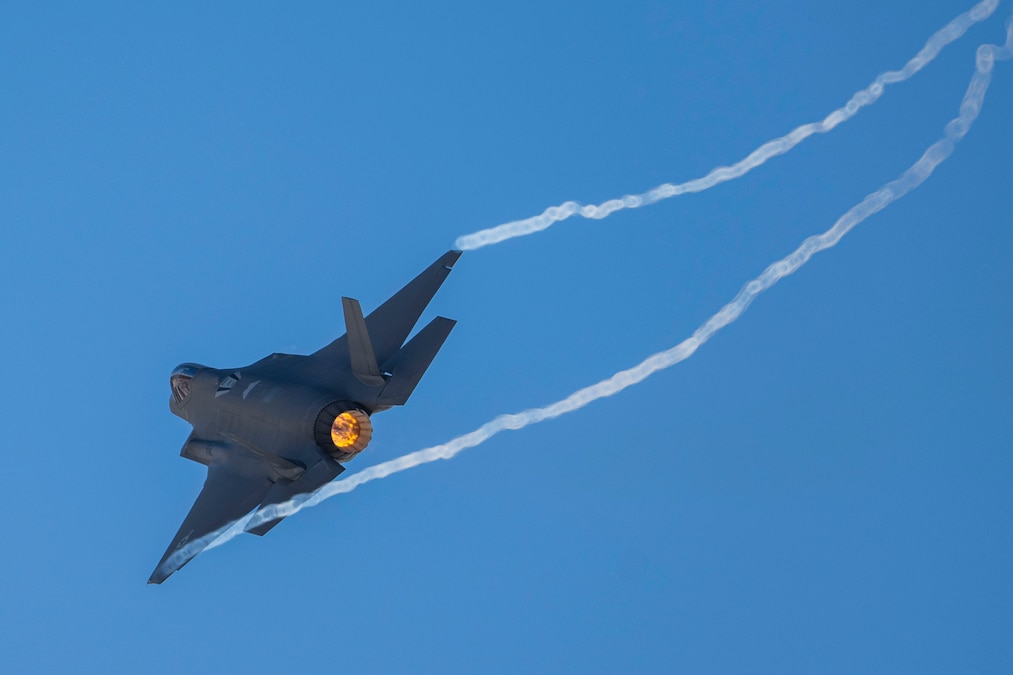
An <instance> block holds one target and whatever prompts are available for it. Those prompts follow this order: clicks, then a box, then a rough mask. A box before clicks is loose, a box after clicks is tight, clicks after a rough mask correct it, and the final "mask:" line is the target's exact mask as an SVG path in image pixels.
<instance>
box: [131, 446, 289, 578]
mask: <svg viewBox="0 0 1013 675" xmlns="http://www.w3.org/2000/svg"><path fill="white" fill-rule="evenodd" d="M232 449H233V450H234V452H229V453H222V454H223V455H225V457H224V458H223V459H222V460H220V461H215V462H212V463H211V464H209V465H208V477H207V480H206V481H204V489H203V490H201V493H200V495H198V497H197V501H196V502H194V505H193V507H192V508H191V509H190V513H188V514H187V516H186V519H184V520H183V525H182V526H180V528H179V531H178V532H177V533H176V536H175V537H173V539H172V543H171V544H169V548H168V549H166V551H165V555H163V556H162V559H161V560H160V561H159V562H158V566H157V567H155V571H154V572H152V573H151V577H150V578H149V579H148V583H149V584H160V583H162V582H163V581H165V580H166V579H168V578H169V576H170V575H171V574H172V573H173V572H175V571H176V570H178V569H180V568H181V567H183V565H185V564H187V563H188V562H190V560H192V559H193V557H194V556H196V555H197V554H198V553H200V552H201V551H203V550H204V549H205V548H207V546H208V544H210V543H211V542H212V541H213V540H214V539H215V536H209V535H213V534H215V535H216V534H221V531H224V529H225V528H226V527H227V526H228V525H230V524H232V523H233V522H234V521H236V520H238V519H240V518H242V517H243V516H245V515H246V514H247V513H249V512H250V511H251V510H253V509H254V508H255V507H256V506H257V505H258V504H260V502H261V501H262V500H263V499H264V497H265V495H267V493H268V491H270V489H271V486H272V485H273V483H272V480H271V476H270V474H269V471H270V470H269V468H268V467H267V466H266V465H264V464H263V463H261V462H259V461H255V460H251V459H249V458H247V457H245V456H244V454H245V453H243V452H242V451H241V450H240V449H239V448H235V447H233V448H232Z"/></svg>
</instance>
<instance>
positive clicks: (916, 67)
mask: <svg viewBox="0 0 1013 675" xmlns="http://www.w3.org/2000/svg"><path fill="white" fill-rule="evenodd" d="M998 4H999V0H982V1H981V2H979V3H978V4H977V5H975V6H974V7H972V8H971V9H970V10H968V11H966V12H964V13H963V14H961V15H960V16H958V17H957V18H955V19H954V20H953V21H951V22H949V23H948V24H946V25H945V26H944V27H943V28H942V29H940V30H939V31H938V32H936V33H935V34H934V35H933V36H932V37H930V38H929V39H928V41H927V42H926V43H925V46H924V47H922V48H921V51H919V52H918V53H917V54H915V56H914V57H913V58H912V59H911V60H910V61H908V62H907V63H906V64H904V67H903V68H901V69H900V70H890V71H887V72H885V73H881V74H880V75H879V76H878V77H876V79H875V80H873V81H872V84H870V85H869V86H868V87H866V88H865V89H862V90H860V91H858V92H856V93H855V94H854V95H853V96H852V97H851V99H850V100H849V101H848V102H847V103H846V104H845V105H844V107H841V108H838V109H837V110H835V111H833V112H832V113H830V114H829V115H827V116H826V117H825V118H824V119H823V121H821V122H811V123H809V124H803V125H801V126H799V127H796V128H795V129H793V130H792V131H791V132H789V133H787V134H785V135H784V136H781V137H780V138H775V139H774V140H772V141H767V142H766V143H764V144H763V145H761V146H760V147H758V148H757V149H756V150H753V152H751V153H750V154H749V155H748V156H747V157H746V158H745V159H741V160H739V161H738V162H736V163H735V164H732V165H731V166H720V167H717V168H716V169H713V170H712V171H711V172H710V173H708V174H707V175H706V176H704V177H703V178H694V179H693V180H689V181H686V182H685V183H678V184H673V183H665V184H663V185H659V186H658V187H656V188H654V189H653V190H648V191H647V192H644V193H642V194H637V195H626V196H624V197H621V198H619V199H610V200H608V201H606V202H603V203H601V204H598V205H594V204H586V205H585V204H581V203H580V202H575V201H568V202H563V203H562V204H560V205H559V206H550V207H549V208H547V209H545V211H543V212H542V213H541V214H539V215H537V216H532V217H530V218H524V219H523V220H513V221H510V222H509V223H503V224H502V225H497V226H495V227H491V228H488V229H484V230H479V231H478V232H473V233H471V234H466V235H464V236H461V237H458V238H457V241H455V242H454V247H455V248H458V249H460V250H462V251H470V250H474V249H476V248H482V247H483V246H489V245H491V244H498V243H500V242H502V241H506V240H507V239H513V238H514V237H521V236H524V235H527V234H534V233H535V232H541V231H542V230H546V229H548V228H549V227H551V226H552V225H554V224H555V223H558V222H560V221H562V220H566V219H567V218H570V217H571V216H581V217H582V218H589V219H594V220H600V219H602V218H607V217H608V216H610V215H612V214H613V213H615V212H616V211H622V210H623V209H635V208H639V207H641V206H648V205H650V204H655V203H657V202H660V201H662V200H664V199H669V198H670V197H676V196H678V195H682V194H687V193H691V192H703V191H704V190H708V189H710V188H712V187H714V186H715V185H719V184H721V183H724V182H727V181H730V180H734V179H735V178H739V177H741V176H744V175H745V174H747V173H749V172H750V171H752V170H753V169H755V168H756V167H758V166H762V165H763V164H765V163H766V162H767V160H768V159H770V158H772V157H776V156H778V155H783V154H784V153H786V152H788V151H789V150H791V149H792V148H794V147H795V146H796V145H798V144H799V143H801V142H802V141H804V140H805V139H807V138H809V137H810V136H812V135H813V134H825V133H827V132H829V131H831V130H833V129H834V128H835V127H836V126H837V125H839V124H840V123H841V122H846V121H848V120H849V119H851V118H852V117H854V116H855V115H856V114H857V113H858V111H859V110H861V109H862V108H864V107H866V106H868V105H872V104H873V103H875V102H876V101H877V100H879V97H880V96H882V95H883V90H884V89H885V87H886V85H888V84H894V83H896V82H904V81H905V80H907V79H909V78H911V77H912V76H913V75H914V74H915V73H917V72H918V71H920V70H921V69H922V68H924V67H925V66H926V65H927V64H929V63H930V62H931V61H932V60H933V59H934V58H936V56H937V55H938V54H939V52H941V51H942V50H943V48H944V47H946V46H947V45H948V44H950V43H951V42H953V41H954V40H957V39H958V38H960V37H961V36H962V35H963V34H964V33H965V32H967V29H968V28H970V27H971V26H972V25H974V24H975V23H977V22H979V21H984V20H985V19H987V18H988V17H990V16H991V15H992V13H993V12H994V11H995V8H996V7H997V6H998Z"/></svg>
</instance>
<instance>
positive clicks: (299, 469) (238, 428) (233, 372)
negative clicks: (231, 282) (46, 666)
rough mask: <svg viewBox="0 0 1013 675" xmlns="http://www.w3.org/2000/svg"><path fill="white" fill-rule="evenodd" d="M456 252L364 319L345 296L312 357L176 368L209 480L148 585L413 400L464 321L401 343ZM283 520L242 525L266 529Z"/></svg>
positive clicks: (175, 395)
mask: <svg viewBox="0 0 1013 675" xmlns="http://www.w3.org/2000/svg"><path fill="white" fill-rule="evenodd" d="M460 255H461V252H460V251H448V252H447V253H446V254H444V255H443V256H442V257H441V258H440V259H439V260H437V261H436V262H434V263H433V264H432V265H430V266H429V268H428V269H426V270H425V271H424V272H422V274H420V275H418V276H417V277H415V279H414V280H413V281H411V282H410V283H409V284H408V285H407V286H405V287H404V288H402V289H401V290H400V291H398V292H397V293H396V294H395V295H394V296H393V297H391V298H390V299H389V300H387V301H386V302H385V303H383V304H382V305H380V307H379V308H378V309H376V310H375V311H374V312H373V313H372V314H370V315H369V316H368V317H365V318H363V315H362V309H361V308H360V306H359V302H358V301H357V300H353V299H352V298H342V299H341V304H342V308H343V310H344V315H345V330H346V331H347V332H346V334H345V335H343V336H342V337H340V338H338V339H337V340H335V341H334V342H332V343H330V344H329V345H327V346H326V347H324V348H323V349H320V350H319V351H317V352H315V353H313V354H310V355H309V356H297V355H293V354H271V355H270V356H268V357H266V358H264V359H261V360H260V361H257V362H256V363H254V364H253V365H250V366H246V367H245V368H225V369H218V368H208V367H205V366H201V365H198V364H195V363H184V364H182V365H180V366H177V367H176V369H175V370H173V371H172V375H171V376H170V377H169V385H170V388H171V396H170V398H169V410H171V411H172V413H173V414H174V415H176V416H178V417H180V418H182V419H184V420H186V421H187V422H189V423H190V424H191V425H192V426H193V431H192V433H191V434H190V437H189V438H188V439H187V440H186V443H184V444H183V450H182V451H181V452H180V455H182V456H183V457H185V458H187V459H191V460H193V461H195V462H199V463H201V464H204V465H205V466H207V468H208V477H207V480H206V481H205V483H204V489H203V490H201V493H200V495H198V497H197V501H196V502H195V503H194V505H193V507H192V508H191V509H190V513H189V514H188V515H187V516H186V518H185V519H184V520H183V525H182V526H181V527H180V528H179V531H178V532H177V533H176V536H175V537H173V539H172V543H171V544H169V548H168V549H167V550H166V551H165V555H163V556H162V559H161V560H160V561H159V563H158V566H157V567H156V568H155V571H154V572H153V573H152V574H151V578H150V579H148V583H149V584H160V583H162V582H163V581H165V580H166V579H167V578H168V577H169V576H170V575H171V574H172V573H173V572H175V571H177V570H178V569H180V568H181V567H182V566H183V565H185V564H186V563H187V562H189V561H190V560H191V559H193V557H194V556H196V555H197V554H198V553H200V551H201V550H202V549H203V548H204V547H205V546H207V544H208V543H210V540H211V539H212V538H211V537H207V535H209V534H211V533H214V532H217V531H219V530H222V529H223V528H225V527H226V526H228V525H229V524H230V523H233V522H235V521H236V520H238V519H239V518H242V517H243V516H245V515H247V514H249V513H250V512H251V511H253V510H254V509H263V508H265V507H267V506H270V505H272V504H281V503H283V502H286V501H288V500H290V499H292V498H293V497H295V496H296V495H299V494H303V493H309V492H312V491H314V490H316V489H317V488H319V487H320V486H322V485H324V484H325V483H328V482H330V481H331V480H333V479H334V478H335V477H337V476H338V475H339V474H340V473H341V472H342V471H344V470H345V467H344V466H343V463H344V462H347V461H349V460H351V459H353V458H354V457H355V456H356V455H358V454H359V453H360V452H362V451H363V449H365V447H366V446H367V445H368V444H369V441H370V438H371V437H372V433H373V426H372V423H371V422H370V417H371V416H372V415H373V414H374V413H377V412H380V411H383V410H387V409H388V408H390V407H392V406H396V405H404V404H405V402H406V401H407V400H408V397H409V396H411V394H412V392H413V391H414V390H415V386H416V385H417V384H418V383H419V380H420V379H421V378H422V375H423V374H424V373H425V372H426V369H427V368H428V367H429V364H430V363H431V362H432V360H433V358H434V357H435V356H436V353H437V352H438V351H439V350H440V348H441V347H442V346H443V343H444V341H445V340H446V339H447V336H448V335H449V334H450V330H451V329H452V328H453V327H454V325H455V323H456V322H455V321H452V320H450V319H445V318H443V317H437V318H435V319H433V321H432V322H430V323H429V325H427V326H426V327H425V328H423V329H422V330H421V331H419V332H418V333H417V334H416V335H415V336H414V337H413V338H412V339H411V340H409V341H408V343H407V344H405V340H406V339H407V337H408V335H409V333H411V331H412V329H413V327H414V326H415V324H416V323H417V322H418V320H419V317H420V316H421V315H422V312H423V310H425V308H426V306H427V305H428V304H429V301H430V300H431V299H432V298H433V296H434V295H435V294H436V291H437V290H439V288H440V286H441V285H442V284H443V281H444V279H446V278H447V275H448V274H450V270H451V268H452V267H453V266H454V263H455V262H456V261H457V259H458V257H460ZM281 520H282V518H276V519H273V520H267V521H265V522H263V523H260V524H259V525H256V526H254V527H250V528H249V529H247V530H246V531H247V532H250V533H251V534H256V535H264V534H266V533H267V532H268V531H269V530H270V529H271V528H273V527H274V526H275V525H277V524H278V523H279V522H281ZM205 537H207V541H204V540H203V539H202V538H205Z"/></svg>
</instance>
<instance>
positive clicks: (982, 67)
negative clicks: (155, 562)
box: [165, 18, 1013, 570]
mask: <svg viewBox="0 0 1013 675" xmlns="http://www.w3.org/2000/svg"><path fill="white" fill-rule="evenodd" d="M1011 57H1013V18H1011V19H1010V20H1009V21H1008V22H1007V25H1006V43H1005V44H1004V45H1003V46H1002V47H999V46H996V45H981V46H979V47H978V50H977V54H976V68H975V73H974V75H973V77H972V78H971V82H970V84H969V85H968V88H967V92H966V93H965V94H964V98H963V100H962V102H961V104H960V112H959V114H958V115H957V117H955V118H954V119H952V120H951V121H950V122H949V123H948V124H947V125H946V129H945V133H944V135H943V137H942V138H940V139H939V140H938V141H936V142H935V143H933V144H932V145H931V146H929V148H928V149H927V150H926V151H925V153H924V154H923V155H922V156H921V157H920V158H919V159H918V161H916V162H915V163H914V164H913V165H911V167H909V168H908V169H907V170H906V171H904V173H902V174H901V175H900V176H899V177H898V178H896V179H895V180H893V181H891V182H889V183H887V184H886V185H884V186H883V187H881V188H879V189H878V190H876V191H875V192H873V193H872V194H870V195H868V196H867V197H866V198H865V199H863V200H862V201H861V202H859V203H858V204H857V205H855V206H853V207H852V208H851V209H850V210H848V211H847V212H846V213H845V214H844V215H843V216H841V217H840V218H839V219H838V220H837V222H836V223H834V225H833V227H831V228H830V229H829V230H827V231H826V232H824V233H822V234H818V235H814V236H812V237H809V238H808V239H806V240H805V241H803V242H802V244H801V245H800V246H799V247H798V248H797V249H795V251H793V252H792V253H791V254H789V255H788V256H786V257H784V258H782V259H781V260H778V261H777V262H775V263H773V264H772V265H770V266H769V267H767V269H766V270H764V271H763V273H762V274H761V275H760V276H758V277H756V278H755V279H753V280H752V281H750V282H749V283H747V284H746V285H745V286H743V287H742V289H741V290H740V291H739V292H738V294H737V295H736V296H735V297H734V298H733V299H732V301H731V302H729V303H728V304H727V305H725V306H724V307H722V308H721V309H720V310H719V311H718V312H717V313H716V314H714V315H713V316H712V317H710V318H709V319H708V320H707V321H706V322H704V324H703V325H702V326H700V327H699V328H697V330H696V331H695V332H694V333H693V334H692V335H691V336H690V337H688V338H686V339H685V340H683V341H682V342H680V343H679V344H677V345H675V346H674V347H672V348H671V349H668V350H665V351H663V352H659V353H657V354H654V355H652V356H649V357H648V358H646V359H644V360H643V361H642V362H641V363H639V364H637V365H636V366H634V367H632V368H629V369H627V370H622V371H620V372H618V373H616V374H615V375H613V376H611V377H609V378H607V379H605V380H602V381H600V382H598V383H596V384H593V385H591V386H588V387H584V388H582V389H579V390H577V391H576V392H574V393H573V394H570V395H569V396H567V397H566V398H564V399H562V400H560V401H557V402H555V403H552V404H550V405H547V406H544V407H541V408H531V409H529V410H525V411H523V412H520V413H515V414H511V415H501V416H499V417H497V418H495V419H493V420H492V421H490V422H487V423H485V424H483V425H482V426H480V427H479V428H478V429H475V430H474V431H472V432H470V433H467V434H464V435H462V436H458V437H457V438H454V439H453V440H450V441H448V442H446V443H442V444H440V445H435V446H432V447H429V448H425V449H423V450H418V451H416V452H412V453H409V454H407V455H403V456H401V457H398V458H395V459H392V460H389V461H386V462H382V463H380V464H377V465H375V466H371V467H369V468H366V469H364V470H362V471H360V472H358V473H355V474H352V475H351V476H348V477H347V478H344V479H341V480H338V481H334V482H331V483H328V484H327V485H324V486H322V487H321V488H320V489H318V490H317V491H316V492H314V493H312V494H310V495H299V496H297V497H295V498H294V499H292V500H291V501H288V502H285V503H283V504H277V505H272V506H269V507H266V508H263V509H261V510H259V511H257V512H255V513H254V514H253V515H252V516H247V517H246V518H243V519H240V520H238V521H236V522H234V523H230V524H229V525H226V526H225V527H223V528H221V529H220V530H218V531H216V532H213V533H211V534H209V535H206V536H204V537H202V538H200V539H196V540H194V541H192V542H190V543H188V544H187V545H185V546H184V547H182V548H180V549H179V550H177V551H176V552H175V553H174V554H173V555H172V556H170V558H169V559H168V560H167V561H166V563H165V564H166V566H167V567H168V568H169V569H172V570H175V569H177V568H178V567H179V566H181V565H182V564H183V563H185V562H186V561H188V560H189V559H190V558H192V557H193V556H195V555H197V553H200V552H201V551H202V550H204V549H205V548H214V547H216V546H220V545H222V544H224V543H226V542H227V541H229V540H231V539H232V538H233V537H235V536H237V535H238V534H240V533H242V532H243V531H244V529H245V528H246V527H255V526H256V525H259V524H261V523H264V522H267V521H270V520H273V519H275V518H278V517H282V516H291V515H293V514H295V513H298V512H299V511H301V510H302V509H304V508H308V507H310V506H315V505H317V504H319V503H320V502H322V501H324V500H325V499H329V498H331V497H334V496H335V495H339V494H344V493H346V492H351V491H352V490H354V489H355V488H357V487H359V486H360V485H363V484H364V483H368V482H370V481H373V480H377V479H380V478H386V477H387V476H390V475H392V474H395V473H399V472H401V471H406V470H408V469H411V468H414V467H417V466H420V465H422V464H428V463H429V462H434V461H436V460H439V459H450V458H452V457H454V456H456V455H457V454H458V453H460V452H461V451H462V450H466V449H468V448H473V447H475V446H477V445H480V444H481V443H483V442H485V441H486V440H488V439H489V438H491V437H493V436H495V435H496V434H498V433H500V432H501V431H506V430H508V429H522V428H524V427H526V426H529V425H531V424H535V423H538V422H543V421H545V420H549V419H553V418H556V417H559V416H561V415H565V414H567V413H570V412H573V411H575V410H579V409H581V408H583V407H584V406H586V405H588V404H589V403H592V402H594V401H597V400H599V399H602V398H606V397H609V396H613V395H614V394H617V393H619V392H621V391H622V390H624V389H626V388H628V387H631V386H633V385H635V384H637V383H639V382H642V381H643V380H645V379H647V378H648V377H650V376H651V375H653V374H654V373H657V372H658V371H661V370H664V369H666V368H670V367H671V366H674V365H675V364H677V363H679V362H681V361H685V360H686V359H688V358H689V357H690V356H692V355H693V353H694V352H696V350H697V349H698V348H699V347H700V346H701V345H703V344H704V343H705V342H707V341H708V340H709V339H710V338H711V337H712V336H713V335H714V334H715V333H717V332H718V331H719V330H721V329H722V328H724V327H725V326H727V325H728V324H730V323H732V322H734V321H735V320H736V319H738V318H739V317H740V316H741V315H742V313H743V312H745V311H746V309H747V308H748V307H749V305H750V304H751V303H752V302H753V300H754V299H755V298H756V297H757V296H758V295H760V293H763V292H764V291H765V290H767V289H768V288H770V287H772V286H773V285H774V284H776V283H777V282H778V281H780V280H781V279H782V278H784V277H786V276H788V275H789V274H792V273H794V272H795V271H796V270H798V269H799V268H800V267H802V265H804V264H805V263H806V262H808V261H809V259H810V258H811V257H812V256H813V255H814V254H816V253H818V252H820V251H823V250H825V249H828V248H830V247H832V246H835V245H836V244H837V242H839V241H840V240H841V238H842V237H844V235H846V234H847V233H848V232H850V231H851V229H852V228H854V227H855V226H856V225H858V224H859V223H861V222H862V221H864V220H865V219H867V218H868V217H869V216H871V215H873V214H874V213H877V212H879V211H881V210H883V209H884V208H886V207H887V206H889V205H890V204H891V203H893V202H894V201H896V200H898V199H900V198H901V197H903V196H904V195H906V194H907V193H908V192H910V191H911V190H913V189H915V188H916V187H918V186H919V185H921V184H922V183H923V182H925V180H926V179H927V178H928V177H929V176H930V175H932V172H933V171H934V170H935V168H936V167H937V166H938V165H939V164H940V163H941V162H943V161H944V160H945V159H946V158H947V157H949V156H950V154H951V153H952V152H953V149H954V147H955V144H956V143H957V142H959V141H960V140H961V139H962V138H963V137H964V136H965V135H966V134H967V132H968V131H969V130H970V128H971V125H972V124H973V123H974V121H975V120H976V119H977V117H978V114H979V113H980V111H981V108H982V105H983V104H984V100H985V93H986V91H987V90H988V86H989V83H990V82H991V79H992V70H993V66H994V64H995V61H996V60H1004V59H1009V58H1011Z"/></svg>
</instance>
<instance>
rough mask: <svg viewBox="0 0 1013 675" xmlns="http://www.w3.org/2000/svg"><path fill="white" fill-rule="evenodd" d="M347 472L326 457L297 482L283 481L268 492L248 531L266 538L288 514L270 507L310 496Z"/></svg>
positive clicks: (248, 526)
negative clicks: (301, 496)
mask: <svg viewBox="0 0 1013 675" xmlns="http://www.w3.org/2000/svg"><path fill="white" fill-rule="evenodd" d="M344 470H345V467H343V466H341V465H340V464H338V463H337V462H335V461H334V460H333V459H331V458H330V457H324V458H323V459H321V460H320V461H319V462H317V463H316V464H314V465H313V466H311V467H310V468H309V469H307V470H306V472H305V473H304V474H303V475H301V476H300V477H299V478H298V479H296V480H285V479H281V480H279V481H278V482H277V483H275V484H274V485H273V486H272V487H271V489H270V490H269V491H268V493H267V496H266V497H264V501H263V502H262V503H261V506H260V509H258V510H257V513H255V514H254V516H253V518H252V519H251V520H250V523H249V525H247V528H246V531H247V532H249V533H251V534H255V535H257V536H264V535H265V534H267V533H268V532H269V531H270V530H271V528H272V527H274V526H275V525H277V524H278V523H280V522H281V521H282V520H283V519H284V518H285V517H286V516H287V515H288V514H285V515H277V514H275V513H272V510H271V509H269V508H268V507H271V506H275V505H277V504H284V503H285V502H287V501H289V500H290V499H292V498H293V497H296V496H298V495H301V494H309V493H311V492H313V491H314V490H316V489H317V488H318V487H320V486H321V485H325V484H327V483H329V482H331V481H332V480H334V479H335V478H337V477H338V475H339V474H340V473H341V472H342V471H344Z"/></svg>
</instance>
